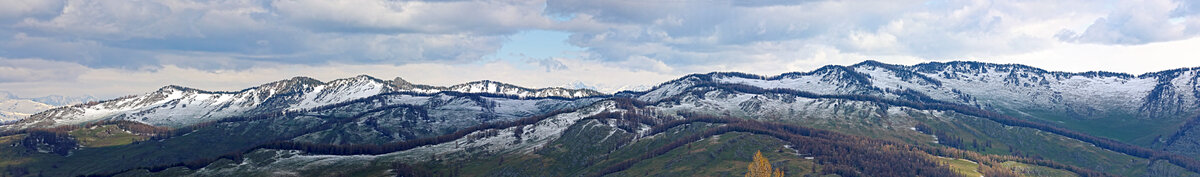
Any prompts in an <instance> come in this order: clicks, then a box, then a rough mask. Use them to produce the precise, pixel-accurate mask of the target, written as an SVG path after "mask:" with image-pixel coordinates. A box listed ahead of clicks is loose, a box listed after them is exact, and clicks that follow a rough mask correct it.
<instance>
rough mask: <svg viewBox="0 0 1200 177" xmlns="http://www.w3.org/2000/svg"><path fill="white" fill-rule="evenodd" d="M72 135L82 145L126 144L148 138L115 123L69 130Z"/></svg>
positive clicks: (106, 145) (107, 145) (105, 145)
mask: <svg viewBox="0 0 1200 177" xmlns="http://www.w3.org/2000/svg"><path fill="white" fill-rule="evenodd" d="M70 134H71V136H72V137H75V139H76V140H78V141H79V144H80V145H83V146H84V147H109V146H120V145H126V144H130V143H133V142H137V141H143V140H146V139H148V138H149V137H146V136H139V135H135V134H133V133H129V132H128V131H125V130H122V129H121V128H119V127H117V126H116V125H103V126H97V127H92V128H84V129H79V130H75V131H71V132H70Z"/></svg>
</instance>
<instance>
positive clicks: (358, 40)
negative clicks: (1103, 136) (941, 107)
mask: <svg viewBox="0 0 1200 177" xmlns="http://www.w3.org/2000/svg"><path fill="white" fill-rule="evenodd" d="M0 4H4V5H3V6H0V91H10V92H13V93H17V94H19V95H22V96H26V97H35V96H44V95H51V94H57V95H69V96H72V95H95V96H98V97H101V98H111V97H116V96H122V95H129V94H140V93H145V92H149V91H153V90H155V89H157V88H159V87H162V86H164V85H170V84H176V85H183V86H189V87H194V88H200V89H206V90H240V89H242V88H246V87H251V86H255V85H258V84H261V83H265V82H270V81H275V80H281V79H287V78H291V77H293V76H310V77H314V78H317V79H320V80H326V81H327V80H332V79H337V78H345V77H351V76H355V75H360V74H368V75H372V76H375V77H378V78H384V79H390V78H394V77H402V78H404V79H406V80H408V81H411V82H415V83H425V84H432V85H451V84H456V83H462V82H467V81H474V80H484V79H488V80H498V81H503V82H509V83H514V84H518V85H523V86H529V87H548V86H562V85H568V84H575V83H582V84H585V85H588V86H592V87H596V88H598V89H600V90H602V91H608V92H611V91H615V90H617V89H620V88H622V87H630V86H638V85H653V84H657V83H660V82H663V81H666V80H670V79H673V78H677V77H679V76H682V75H685V74H689V73H705V72H712V71H740V72H748V73H755V74H763V75H775V74H779V73H784V72H791V71H809V70H812V69H815V68H818V67H820V66H823V65H830V64H834V65H848V64H854V63H858V62H861V61H864V60H868V59H870V60H878V61H882V62H886V63H895V64H906V65H908V64H917V63H922V62H930V61H952V60H974V61H984V62H994V63H1020V64H1026V65H1031V66H1035V67H1041V68H1045V69H1049V70H1058V71H1071V72H1082V71H1092V70H1106V71H1115V72H1125V73H1131V74H1140V73H1145V72H1152V71H1159V70H1165V69H1173V68H1181V67H1196V66H1200V55H1198V52H1197V51H1198V49H1200V38H1196V36H1197V35H1198V34H1200V3H1198V2H1195V1H1187V0H1144V1H1136V0H1130V1H1097V0H1057V1H1041V0H1037V1H1024V0H1014V1H999V0H997V1H984V0H964V1H942V0H878V1H874V0H864V1H857V0H856V1H839V0H665V1H655V0H605V1H596V0H518V1H508V0H438V1H392V0H213V1H208V0H111V1H110V0H66V1H59V0H0Z"/></svg>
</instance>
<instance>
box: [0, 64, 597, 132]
mask: <svg viewBox="0 0 1200 177" xmlns="http://www.w3.org/2000/svg"><path fill="white" fill-rule="evenodd" d="M389 92H415V93H426V94H432V93H440V92H462V93H482V94H495V95H497V96H512V97H517V98H549V97H561V98H585V97H593V96H604V95H605V94H603V93H600V92H596V91H592V90H587V89H563V88H539V89H530V88H525V87H520V86H516V85H511V84H507V83H501V82H495V81H487V80H484V81H474V82H468V83H464V84H458V85H454V86H449V87H440V86H429V85H418V84H411V83H408V82H406V81H404V80H403V79H400V78H398V77H397V79H393V80H391V81H385V80H381V79H377V78H375V77H371V76H368V75H359V76H355V77H351V78H341V79H335V80H331V81H328V82H321V81H319V80H316V79H313V78H309V77H303V76H298V77H293V78H291V79H286V80H279V81H273V82H269V83H266V84H262V85H259V86H254V87H250V88H246V89H242V90H239V91H208V90H202V89H195V88H190V87H184V86H179V85H168V86H164V87H161V88H159V89H158V90H156V91H154V92H150V93H146V94H144V95H130V96H125V97H120V98H117V99H112V100H105V101H99V102H94V103H89V104H79V105H73V106H67V107H61V108H56V109H51V110H47V111H44V112H39V113H37V114H33V115H32V116H31V118H30V119H25V120H21V121H19V122H17V123H16V125H17V126H10V127H18V128H29V127H46V126H54V125H67V124H76V123H83V122H89V121H94V120H100V119H112V118H114V117H113V116H119V117H116V118H119V119H139V118H140V119H142V120H138V121H150V122H158V123H152V124H155V125H174V126H182V125H188V124H193V123H198V122H203V121H206V120H215V119H218V118H220V117H229V116H233V115H238V114H245V113H267V112H277V111H280V110H297V109H307V108H313V107H318V106H322V105H328V104H335V103H340V102H346V101H350V100H354V99H358V98H365V97H369V96H372V95H379V94H382V93H389ZM198 102H199V103H198ZM155 105H160V106H155ZM170 105H174V106H170ZM188 105H192V106H193V108H195V107H196V106H202V107H203V108H201V109H192V111H189V112H192V113H184V115H174V114H176V113H179V112H180V111H178V110H177V111H169V110H174V109H176V108H179V109H188V108H187V106H188ZM151 106H153V107H151ZM164 106H165V107H164ZM181 106H182V107H181ZM160 108H161V109H160ZM89 110H90V111H89ZM158 110H168V111H165V112H162V111H158ZM130 111H134V112H130ZM88 112H97V113H94V114H93V113H88ZM129 113H133V114H129ZM150 115H162V116H166V117H168V118H162V116H157V117H156V116H150ZM186 115H194V116H198V117H201V118H196V120H188V119H183V120H182V121H184V122H171V121H170V120H166V119H180V118H170V117H187V116H186ZM147 118H160V119H164V120H157V121H153V120H149V119H147ZM59 122H65V124H63V123H59ZM10 129H12V128H10Z"/></svg>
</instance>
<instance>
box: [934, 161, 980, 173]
mask: <svg viewBox="0 0 1200 177" xmlns="http://www.w3.org/2000/svg"><path fill="white" fill-rule="evenodd" d="M938 161H940V162H941V163H944V164H946V165H948V166H950V169H951V170H954V172H956V173H958V174H961V175H963V176H970V177H975V176H983V174H981V173H979V163H975V162H972V161H970V160H966V159H955V158H946V157H938Z"/></svg>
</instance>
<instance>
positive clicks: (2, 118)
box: [0, 91, 97, 123]
mask: <svg viewBox="0 0 1200 177" xmlns="http://www.w3.org/2000/svg"><path fill="white" fill-rule="evenodd" d="M96 100H97V99H96V98H95V97H92V96H79V97H68V96H61V95H50V96H44V97H36V98H21V97H18V96H17V95H16V94H12V93H9V92H4V91H0V123H8V122H13V121H17V120H20V119H24V118H26V117H29V115H32V114H34V113H38V112H42V111H45V110H49V109H51V108H54V107H58V106H68V105H74V104H79V103H85V102H89V101H96Z"/></svg>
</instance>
